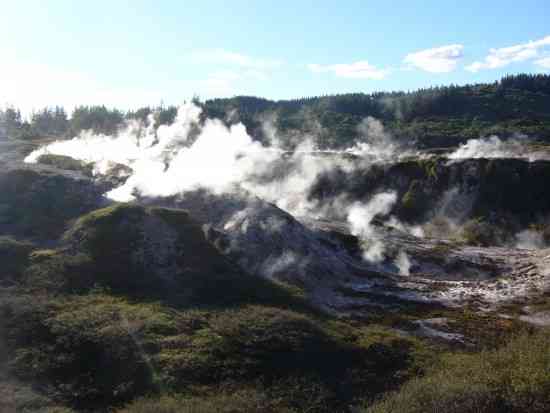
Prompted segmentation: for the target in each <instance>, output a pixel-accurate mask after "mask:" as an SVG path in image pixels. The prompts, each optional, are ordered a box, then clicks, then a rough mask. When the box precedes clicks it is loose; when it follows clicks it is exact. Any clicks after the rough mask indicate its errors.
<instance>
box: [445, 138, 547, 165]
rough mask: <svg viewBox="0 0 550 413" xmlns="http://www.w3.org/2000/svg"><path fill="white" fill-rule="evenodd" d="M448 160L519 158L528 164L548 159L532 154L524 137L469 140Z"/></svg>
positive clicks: (538, 153)
mask: <svg viewBox="0 0 550 413" xmlns="http://www.w3.org/2000/svg"><path fill="white" fill-rule="evenodd" d="M448 158H449V159H468V158H470V159H471V158H487V159H491V158H520V159H528V160H529V161H530V162H533V161H535V160H539V159H546V158H548V154H545V153H540V152H533V151H532V150H529V147H528V146H526V136H523V135H518V136H516V137H515V138H511V139H507V140H502V139H500V138H499V137H498V136H490V137H488V138H481V139H470V140H468V141H467V142H466V143H465V144H463V145H461V146H460V147H459V148H458V149H457V150H456V151H454V152H453V153H451V154H450V155H449V156H448Z"/></svg>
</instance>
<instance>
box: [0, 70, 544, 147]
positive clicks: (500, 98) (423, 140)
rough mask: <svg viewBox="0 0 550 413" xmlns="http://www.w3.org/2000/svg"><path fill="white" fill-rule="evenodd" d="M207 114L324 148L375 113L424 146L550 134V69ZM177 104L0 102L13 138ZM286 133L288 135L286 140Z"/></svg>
mask: <svg viewBox="0 0 550 413" xmlns="http://www.w3.org/2000/svg"><path fill="white" fill-rule="evenodd" d="M194 102H195V103H196V104H198V105H200V106H202V107H203V109H204V116H205V118H206V117H215V118H220V119H223V120H224V121H226V122H227V123H234V122H237V121H241V122H243V123H244V124H245V125H246V127H247V130H248V132H249V133H250V134H251V135H252V136H254V137H255V138H256V139H258V140H261V141H264V142H267V141H268V135H269V133H266V127H269V126H271V127H274V128H276V130H277V134H278V136H279V138H280V140H281V141H282V142H283V143H286V145H287V146H288V147H289V149H291V148H292V147H294V146H296V145H297V144H299V143H300V142H301V141H303V139H304V137H305V136H310V137H311V138H312V139H313V140H314V141H315V143H316V144H317V145H318V146H319V147H320V148H341V147H346V146H349V145H351V144H352V143H353V142H354V140H355V139H356V138H357V137H358V136H359V135H360V134H359V133H358V131H357V127H358V125H359V124H360V123H361V121H362V120H363V119H364V118H366V117H368V116H371V117H374V118H376V119H379V120H381V121H382V122H383V124H384V126H385V127H386V129H388V130H389V131H390V132H392V134H393V135H394V136H396V137H397V138H398V139H401V140H404V141H407V142H416V143H417V144H418V145H420V146H421V147H446V146H453V145H456V144H458V143H460V142H463V141H465V140H467V139H470V138H478V137H480V136H486V135H491V134H499V135H503V136H509V135H513V134H516V133H522V134H527V135H529V136H531V137H534V138H540V139H541V140H545V141H550V110H549V109H550V75H527V74H521V75H515V76H507V77H504V78H502V79H501V80H500V81H497V82H494V83H486V84H476V85H466V86H455V85H451V86H445V87H433V88H429V89H420V90H418V91H414V92H389V93H387V92H377V93H372V94H364V93H351V94H343V95H333V96H320V97H309V98H301V99H294V100H280V101H271V100H268V99H263V98H259V97H251V96H237V97H233V98H229V99H212V100H207V101H205V102H202V103H201V102H199V101H198V100H195V101H194ZM176 114H177V108H176V107H174V106H168V107H143V108H140V109H138V110H135V111H129V112H123V111H121V110H118V109H113V108H107V107H105V106H79V107H77V108H75V110H74V111H73V113H72V114H71V116H70V117H69V116H68V114H67V113H66V111H65V110H64V108H62V107H59V106H55V107H54V106H52V107H49V108H44V109H42V110H40V111H37V112H35V113H33V114H32V115H31V117H30V119H28V120H24V119H23V118H22V116H21V112H20V111H19V110H18V109H17V108H13V107H8V108H4V110H0V136H1V135H2V134H5V133H7V134H8V135H9V136H10V137H15V138H24V139H29V138H31V139H32V138H37V137H51V136H55V137H60V136H66V137H70V136H75V135H77V134H78V133H79V132H80V131H82V130H88V129H90V130H93V131H94V132H96V133H104V134H109V135H111V134H114V133H116V132H117V130H118V129H119V128H120V127H121V126H122V125H123V123H124V122H125V121H127V120H129V119H141V120H144V121H145V120H147V119H153V120H154V122H155V125H156V126H159V125H162V124H170V123H171V122H173V120H174V119H175V117H176ZM285 141H286V142H285Z"/></svg>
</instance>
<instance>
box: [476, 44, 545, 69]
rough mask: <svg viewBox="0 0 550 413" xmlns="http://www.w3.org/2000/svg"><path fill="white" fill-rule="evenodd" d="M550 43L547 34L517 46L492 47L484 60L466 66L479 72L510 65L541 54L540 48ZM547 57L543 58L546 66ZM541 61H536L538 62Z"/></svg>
mask: <svg viewBox="0 0 550 413" xmlns="http://www.w3.org/2000/svg"><path fill="white" fill-rule="evenodd" d="M549 45H550V36H546V37H544V38H542V39H539V40H535V41H530V42H527V43H522V44H518V45H515V46H509V47H501V48H499V49H490V50H489V54H488V55H487V56H486V57H485V59H484V60H483V61H477V62H474V63H472V64H471V65H469V66H466V70H469V71H470V72H478V71H480V70H483V69H497V68H500V67H504V66H508V65H509V64H511V63H514V62H523V61H526V60H531V59H534V58H536V57H538V56H539V50H540V49H541V48H543V47H545V46H549ZM545 60H546V59H541V60H540V61H542V65H541V66H543V67H544V64H545ZM538 62H539V61H537V62H535V63H537V64H539V63H538Z"/></svg>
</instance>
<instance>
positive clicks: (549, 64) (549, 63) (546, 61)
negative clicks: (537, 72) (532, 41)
mask: <svg viewBox="0 0 550 413" xmlns="http://www.w3.org/2000/svg"><path fill="white" fill-rule="evenodd" d="M535 64H536V65H537V66H540V67H542V68H543V69H550V56H549V57H545V58H542V59H539V60H535Z"/></svg>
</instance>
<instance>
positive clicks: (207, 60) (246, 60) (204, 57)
mask: <svg viewBox="0 0 550 413" xmlns="http://www.w3.org/2000/svg"><path fill="white" fill-rule="evenodd" d="M191 59H192V61H194V62H195V63H199V64H220V65H230V66H236V67H241V68H247V69H255V70H266V69H274V68H277V67H280V66H282V64H283V62H282V61H280V60H276V59H267V58H256V57H252V56H248V55H244V54H241V53H236V52H231V51H228V50H223V49H214V50H203V51H199V52H195V53H193V54H192V55H191Z"/></svg>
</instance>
